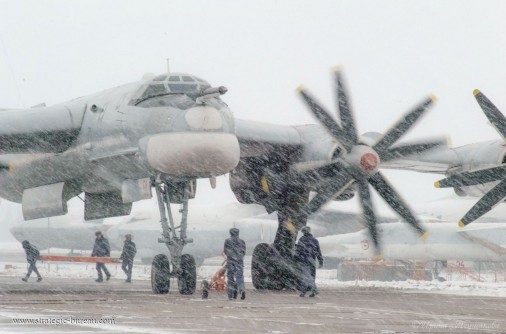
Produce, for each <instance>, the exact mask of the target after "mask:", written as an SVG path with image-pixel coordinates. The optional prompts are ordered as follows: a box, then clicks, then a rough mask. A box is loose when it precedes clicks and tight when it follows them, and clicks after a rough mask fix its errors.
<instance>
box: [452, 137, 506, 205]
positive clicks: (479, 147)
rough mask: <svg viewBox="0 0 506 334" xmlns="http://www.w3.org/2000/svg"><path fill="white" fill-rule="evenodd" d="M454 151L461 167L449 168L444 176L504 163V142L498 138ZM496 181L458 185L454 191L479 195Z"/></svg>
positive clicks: (505, 148) (460, 193)
mask: <svg viewBox="0 0 506 334" xmlns="http://www.w3.org/2000/svg"><path fill="white" fill-rule="evenodd" d="M454 152H455V153H456V154H457V156H458V158H459V160H460V162H461V166H462V167H460V168H454V169H451V170H450V172H449V173H447V175H446V176H450V175H452V174H455V173H460V172H467V171H474V170H478V169H483V168H490V167H494V166H498V165H501V164H504V163H506V144H505V143H504V142H502V141H499V140H494V141H489V142H485V143H476V144H471V145H466V146H463V147H459V148H456V149H455V150H454ZM497 183H498V181H497V182H489V183H485V184H479V185H475V186H470V187H459V188H454V191H455V193H456V194H457V195H459V196H474V197H480V196H483V195H484V194H486V193H487V192H488V191H490V189H492V188H493V187H494V186H495V185H496V184H497Z"/></svg>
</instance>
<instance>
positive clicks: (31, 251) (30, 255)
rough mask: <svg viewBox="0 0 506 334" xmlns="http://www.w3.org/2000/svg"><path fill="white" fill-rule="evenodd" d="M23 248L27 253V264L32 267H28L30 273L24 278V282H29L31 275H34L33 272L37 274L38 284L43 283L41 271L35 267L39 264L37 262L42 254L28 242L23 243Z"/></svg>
mask: <svg viewBox="0 0 506 334" xmlns="http://www.w3.org/2000/svg"><path fill="white" fill-rule="evenodd" d="M21 244H22V245H23V248H24V250H25V253H26V262H28V264H29V265H30V266H29V267H28V272H27V273H26V276H25V277H23V278H22V280H23V281H24V282H28V278H30V275H31V274H32V271H33V272H35V273H36V274H37V282H40V281H42V276H40V273H39V271H38V270H37V266H36V265H35V264H36V263H37V260H38V259H39V256H40V253H39V250H38V249H37V248H35V246H33V245H32V244H30V242H28V240H24V241H23V242H22V243H21Z"/></svg>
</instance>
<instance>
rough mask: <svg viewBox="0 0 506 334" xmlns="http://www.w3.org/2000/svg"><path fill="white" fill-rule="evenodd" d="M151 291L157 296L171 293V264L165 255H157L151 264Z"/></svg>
mask: <svg viewBox="0 0 506 334" xmlns="http://www.w3.org/2000/svg"><path fill="white" fill-rule="evenodd" d="M151 289H152V290H153V293H155V294H157V295H160V294H167V293H169V289H170V262H169V259H168V258H167V256H166V255H164V254H158V255H156V256H155V257H154V259H153V263H152V264H151Z"/></svg>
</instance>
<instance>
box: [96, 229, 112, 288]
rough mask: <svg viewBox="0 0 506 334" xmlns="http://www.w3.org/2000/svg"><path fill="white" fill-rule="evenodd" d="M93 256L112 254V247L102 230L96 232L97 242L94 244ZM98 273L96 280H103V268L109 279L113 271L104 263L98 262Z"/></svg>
mask: <svg viewBox="0 0 506 334" xmlns="http://www.w3.org/2000/svg"><path fill="white" fill-rule="evenodd" d="M91 256H96V257H109V256H111V247H110V246H109V241H108V240H107V239H106V238H104V236H103V235H102V232H100V231H97V232H95V244H94V245H93V251H92V252H91ZM96 268H97V273H98V278H97V279H96V280H95V282H103V281H104V278H103V276H102V270H103V271H104V273H105V276H106V279H107V280H109V279H110V278H111V273H109V270H107V267H106V266H105V264H104V263H100V262H97V266H96Z"/></svg>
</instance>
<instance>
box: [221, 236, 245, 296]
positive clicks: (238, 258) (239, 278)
mask: <svg viewBox="0 0 506 334" xmlns="http://www.w3.org/2000/svg"><path fill="white" fill-rule="evenodd" d="M224 253H225V255H226V257H227V281H228V289H227V292H228V299H229V300H232V299H237V294H238V293H240V295H241V299H245V298H246V291H245V290H244V255H245V254H246V243H245V242H244V240H242V239H240V238H239V229H237V228H231V229H230V238H228V239H227V240H225V246H224Z"/></svg>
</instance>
